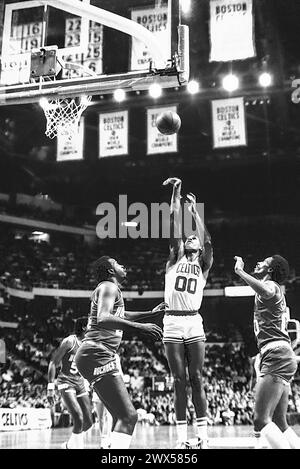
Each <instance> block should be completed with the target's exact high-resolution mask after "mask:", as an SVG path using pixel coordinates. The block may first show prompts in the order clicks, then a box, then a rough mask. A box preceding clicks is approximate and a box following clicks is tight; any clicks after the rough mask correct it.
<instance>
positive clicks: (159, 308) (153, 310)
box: [151, 301, 168, 313]
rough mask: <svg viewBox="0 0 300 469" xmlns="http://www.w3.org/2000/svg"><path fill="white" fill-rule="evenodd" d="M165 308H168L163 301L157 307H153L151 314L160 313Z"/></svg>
mask: <svg viewBox="0 0 300 469" xmlns="http://www.w3.org/2000/svg"><path fill="white" fill-rule="evenodd" d="M167 307H168V305H167V303H165V302H164V301H163V302H162V303H159V305H157V306H155V307H154V308H153V309H152V311H151V312H152V313H160V312H161V311H165V310H166V308H167Z"/></svg>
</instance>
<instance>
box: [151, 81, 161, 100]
mask: <svg viewBox="0 0 300 469" xmlns="http://www.w3.org/2000/svg"><path fill="white" fill-rule="evenodd" d="M161 93H162V88H161V86H160V85H159V84H158V83H153V85H151V86H150V87H149V94H150V96H151V98H159V97H160V96H161Z"/></svg>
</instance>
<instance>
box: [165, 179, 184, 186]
mask: <svg viewBox="0 0 300 469" xmlns="http://www.w3.org/2000/svg"><path fill="white" fill-rule="evenodd" d="M181 182H182V181H181V179H179V178H168V179H166V180H165V181H164V182H163V186H167V185H168V184H172V186H174V187H177V186H179V184H181Z"/></svg>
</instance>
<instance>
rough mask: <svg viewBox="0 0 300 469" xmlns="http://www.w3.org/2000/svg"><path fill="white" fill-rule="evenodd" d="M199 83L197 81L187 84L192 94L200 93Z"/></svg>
mask: <svg viewBox="0 0 300 469" xmlns="http://www.w3.org/2000/svg"><path fill="white" fill-rule="evenodd" d="M199 88H200V86H199V83H198V82H197V81H196V80H191V81H189V82H188V84H187V90H188V92H189V93H190V94H196V93H198V91H199Z"/></svg>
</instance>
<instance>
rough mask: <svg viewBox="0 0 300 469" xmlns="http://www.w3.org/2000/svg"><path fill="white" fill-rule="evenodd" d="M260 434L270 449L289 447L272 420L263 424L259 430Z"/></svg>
mask: <svg viewBox="0 0 300 469" xmlns="http://www.w3.org/2000/svg"><path fill="white" fill-rule="evenodd" d="M261 434H262V436H264V437H265V439H266V440H267V442H268V443H269V445H270V446H271V448H272V449H290V445H289V442H288V440H287V439H286V437H285V435H284V434H283V433H282V432H281V431H280V429H279V428H278V427H277V425H275V423H274V422H270V423H268V424H267V425H265V426H264V428H263V429H262V430H261Z"/></svg>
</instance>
